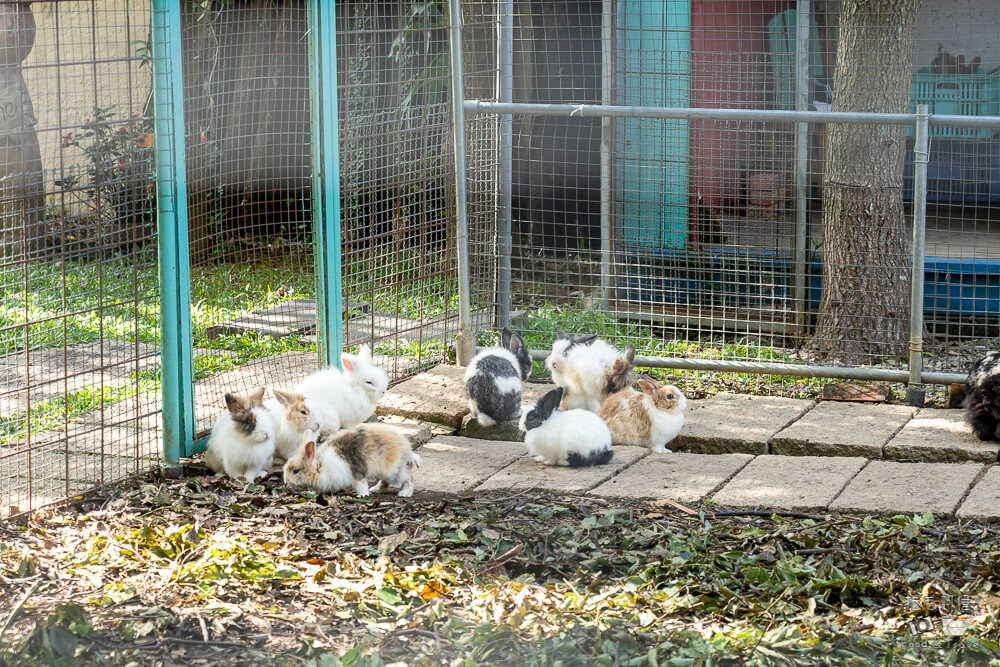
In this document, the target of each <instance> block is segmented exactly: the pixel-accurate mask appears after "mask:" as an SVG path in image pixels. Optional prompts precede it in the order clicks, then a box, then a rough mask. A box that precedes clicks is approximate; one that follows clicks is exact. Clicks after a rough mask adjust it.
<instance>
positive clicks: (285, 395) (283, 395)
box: [271, 389, 295, 408]
mask: <svg viewBox="0 0 1000 667" xmlns="http://www.w3.org/2000/svg"><path fill="white" fill-rule="evenodd" d="M271 391H272V393H273V394H274V397H275V398H276V399H278V403H281V404H282V405H283V406H285V407H286V408H287V407H288V406H289V405H291V404H292V403H293V402H295V397H294V395H293V394H291V393H289V392H286V391H281V390H280V389H272V390H271Z"/></svg>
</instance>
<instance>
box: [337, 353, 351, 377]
mask: <svg viewBox="0 0 1000 667" xmlns="http://www.w3.org/2000/svg"><path fill="white" fill-rule="evenodd" d="M340 364H341V365H342V366H343V367H344V370H345V371H348V372H350V373H353V372H354V360H353V358H352V357H351V355H349V354H342V355H340Z"/></svg>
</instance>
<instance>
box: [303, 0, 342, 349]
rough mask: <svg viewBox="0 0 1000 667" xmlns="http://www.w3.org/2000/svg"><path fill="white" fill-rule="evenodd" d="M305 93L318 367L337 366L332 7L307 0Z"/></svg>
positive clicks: (336, 150)
mask: <svg viewBox="0 0 1000 667" xmlns="http://www.w3.org/2000/svg"><path fill="white" fill-rule="evenodd" d="M309 84H310V85H309V89H310V99H311V104H312V118H313V128H314V131H313V134H312V137H313V141H312V164H313V178H312V185H313V220H314V221H315V224H314V226H313V234H314V236H313V238H314V253H315V262H316V269H315V271H316V322H317V325H318V328H319V336H318V338H319V361H320V366H336V367H338V368H339V367H340V355H341V353H342V352H343V348H344V325H343V319H342V318H343V289H342V279H341V275H342V274H341V262H340V146H339V137H340V133H339V131H338V127H337V18H336V13H335V10H334V3H332V2H325V1H324V0H310V2H309Z"/></svg>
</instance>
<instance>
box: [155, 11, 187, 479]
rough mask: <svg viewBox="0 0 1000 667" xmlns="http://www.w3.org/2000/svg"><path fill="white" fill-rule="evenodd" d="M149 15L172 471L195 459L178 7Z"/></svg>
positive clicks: (166, 440) (166, 430)
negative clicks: (185, 460) (174, 466)
mask: <svg viewBox="0 0 1000 667" xmlns="http://www.w3.org/2000/svg"><path fill="white" fill-rule="evenodd" d="M151 9H152V38H153V45H152V46H153V104H154V111H153V116H154V119H155V123H154V141H155V146H156V149H155V155H156V219H157V236H158V243H159V255H160V256H159V270H160V359H161V370H160V377H161V391H162V404H163V459H164V462H165V463H168V464H171V463H177V461H178V459H179V458H180V457H181V456H187V455H190V454H192V453H194V452H193V441H194V387H193V377H194V365H193V362H192V348H193V345H192V337H191V306H190V303H191V277H190V273H189V267H188V218H187V173H186V170H185V165H184V77H183V71H182V69H181V11H180V5H179V3H177V2H172V1H171V0H152V3H151Z"/></svg>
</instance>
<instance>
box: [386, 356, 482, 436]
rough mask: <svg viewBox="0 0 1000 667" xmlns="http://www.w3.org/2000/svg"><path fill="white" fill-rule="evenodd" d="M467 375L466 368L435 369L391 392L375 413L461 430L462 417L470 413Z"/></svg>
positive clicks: (443, 366)
mask: <svg viewBox="0 0 1000 667" xmlns="http://www.w3.org/2000/svg"><path fill="white" fill-rule="evenodd" d="M464 376H465V369H464V368H461V367H458V366H447V365H444V364H442V365H440V366H435V367H434V368H432V369H430V370H429V371H427V372H425V373H421V374H420V375H418V376H416V377H413V378H410V379H409V380H407V381H405V382H401V383H399V384H397V385H396V386H395V387H392V388H391V389H389V391H388V392H386V394H385V396H383V397H382V400H381V401H379V404H378V407H377V408H376V409H375V413H376V414H378V415H380V416H381V415H399V416H400V417H410V418H411V419H419V420H420V421H429V422H436V423H438V424H446V425H448V426H451V427H453V428H456V429H457V428H458V427H459V426H461V425H462V417H464V416H465V415H467V414H468V413H469V402H468V399H467V398H466V395H465V383H464Z"/></svg>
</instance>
